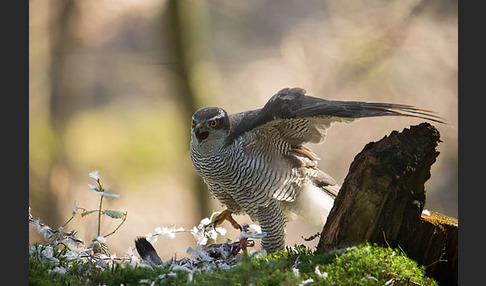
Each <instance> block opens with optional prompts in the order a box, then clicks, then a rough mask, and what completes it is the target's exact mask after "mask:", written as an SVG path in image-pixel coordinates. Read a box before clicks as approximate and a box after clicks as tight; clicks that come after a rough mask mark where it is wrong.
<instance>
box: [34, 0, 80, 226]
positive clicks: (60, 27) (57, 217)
mask: <svg viewBox="0 0 486 286" xmlns="http://www.w3.org/2000/svg"><path fill="white" fill-rule="evenodd" d="M75 11H76V9H75V1H74V0H61V1H50V7H49V13H50V23H49V24H50V29H49V31H50V32H51V33H50V35H49V36H50V43H51V47H50V51H51V56H50V59H51V62H50V66H49V80H50V91H51V92H50V98H49V114H50V120H51V126H53V129H54V133H55V137H56V139H55V140H56V146H57V147H58V148H55V150H56V151H55V153H54V154H53V158H52V161H51V164H50V165H49V166H47V168H48V173H49V174H48V176H47V182H46V184H44V185H45V186H46V187H47V188H46V195H45V196H44V197H42V198H41V200H42V201H41V202H40V204H41V205H44V206H47V208H46V209H47V211H46V212H45V213H43V214H41V217H42V218H43V220H45V221H46V222H48V223H49V224H50V225H51V226H52V227H57V226H60V225H61V224H62V223H63V220H64V218H63V217H62V215H61V214H60V213H59V208H58V205H59V203H60V202H61V201H62V198H63V197H64V196H66V194H67V191H68V189H69V174H68V172H67V162H66V155H65V148H64V144H63V143H62V140H63V137H64V132H65V127H66V122H67V120H68V118H69V117H70V115H71V114H72V113H73V112H74V110H73V108H76V105H75V104H73V102H72V100H73V97H72V96H70V94H69V89H68V88H66V87H67V86H69V84H68V83H67V82H66V74H67V71H66V58H65V55H67V54H69V51H70V50H71V46H72V45H71V44H72V41H73V37H72V36H71V34H70V27H71V25H70V22H71V19H72V17H73V15H74V13H75Z"/></svg>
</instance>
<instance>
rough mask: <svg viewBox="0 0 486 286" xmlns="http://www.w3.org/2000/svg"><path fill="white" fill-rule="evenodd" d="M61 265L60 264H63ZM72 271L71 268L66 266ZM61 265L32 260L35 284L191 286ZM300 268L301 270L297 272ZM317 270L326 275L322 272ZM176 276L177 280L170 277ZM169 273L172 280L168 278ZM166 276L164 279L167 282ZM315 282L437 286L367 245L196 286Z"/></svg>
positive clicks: (238, 270)
mask: <svg viewBox="0 0 486 286" xmlns="http://www.w3.org/2000/svg"><path fill="white" fill-rule="evenodd" d="M63 263H67V262H63V261H61V262H60V263H59V264H58V266H59V265H63ZM64 266H66V265H64ZM54 267H55V265H53V264H50V263H49V262H44V263H42V262H40V261H39V260H38V259H37V257H36V256H35V254H32V253H31V255H30V261H29V282H30V285H100V284H101V285H103V284H106V285H120V284H122V283H123V284H124V285H147V284H150V283H152V282H153V281H154V280H157V283H156V284H157V285H186V284H187V282H188V272H186V271H172V270H171V269H170V267H168V266H165V267H154V269H151V268H147V267H131V266H121V265H117V264H115V266H114V267H113V268H111V269H107V270H101V269H98V268H92V269H88V268H87V267H86V265H83V266H81V265H72V267H70V268H69V269H70V270H69V271H67V272H66V273H65V274H52V273H51V274H49V270H50V269H53V268H54ZM295 267H296V268H297V269H298V274H297V273H296V272H297V271H296V270H294V269H293V268H295ZM316 267H317V268H318V271H319V272H320V274H321V275H318V273H319V272H318V273H316ZM169 273H171V274H172V275H167V274H169ZM163 274H166V275H163ZM161 275H162V276H164V278H161ZM308 279H312V280H313V281H314V283H312V284H311V285H332V284H334V285H384V284H385V283H386V282H388V281H391V280H392V279H393V282H394V284H393V285H417V284H418V285H437V283H436V282H435V281H434V280H433V279H431V278H428V277H426V276H425V270H424V267H423V266H419V265H418V264H417V263H416V262H415V261H413V260H411V259H409V258H408V257H406V256H405V255H404V254H402V253H401V252H400V251H399V250H396V249H391V248H384V247H380V246H376V245H370V244H363V245H358V246H354V247H348V248H347V249H346V251H344V250H343V251H337V252H333V253H327V254H315V251H314V250H310V249H307V248H300V247H288V248H287V249H286V250H285V251H279V252H276V253H272V254H268V255H265V256H260V257H252V256H248V255H242V256H241V259H240V261H239V262H238V263H237V264H236V265H235V266H233V267H231V268H230V269H228V270H223V269H214V270H212V271H203V270H196V271H195V272H194V273H193V280H192V284H194V285H298V284H300V283H302V282H303V281H305V280H308Z"/></svg>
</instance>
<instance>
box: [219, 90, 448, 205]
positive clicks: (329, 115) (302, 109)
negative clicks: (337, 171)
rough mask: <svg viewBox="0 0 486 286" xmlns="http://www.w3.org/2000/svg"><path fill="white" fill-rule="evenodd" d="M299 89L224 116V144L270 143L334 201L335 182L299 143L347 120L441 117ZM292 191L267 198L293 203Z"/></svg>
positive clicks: (405, 107)
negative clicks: (227, 123)
mask: <svg viewBox="0 0 486 286" xmlns="http://www.w3.org/2000/svg"><path fill="white" fill-rule="evenodd" d="M305 92H306V91H305V90H304V89H302V88H292V89H289V88H284V89H282V90H280V91H279V92H278V93H277V94H275V95H274V96H273V97H272V98H270V100H269V101H268V102H267V103H266V104H265V106H264V107H263V108H261V109H257V110H252V111H246V112H242V113H238V114H233V115H231V116H230V120H231V121H232V124H231V125H232V130H231V131H230V134H229V135H228V137H227V139H226V144H228V145H230V144H232V143H233V142H234V140H236V139H237V138H239V137H240V136H242V135H243V134H245V133H246V132H251V134H252V136H251V140H256V141H258V142H257V144H266V145H270V146H271V147H272V148H273V149H275V151H276V152H278V153H280V154H282V155H284V156H286V157H287V158H289V160H291V161H292V162H295V163H296V164H295V165H296V167H298V168H304V169H307V170H311V172H313V175H312V176H311V177H312V178H311V180H312V181H313V182H314V184H315V185H317V186H320V187H321V189H322V190H324V191H325V192H327V193H328V194H329V195H330V196H331V197H336V195H337V191H338V186H337V185H336V182H335V181H334V180H333V179H332V178H331V177H330V176H328V175H327V174H326V173H324V172H322V171H321V170H319V169H318V168H317V164H316V163H317V162H316V161H317V159H318V158H317V156H316V155H315V154H314V153H313V152H312V151H311V150H310V149H309V148H306V147H305V146H303V144H305V143H322V142H323V141H324V139H325V136H326V132H327V131H326V130H327V129H329V128H330V127H331V125H332V124H334V123H336V122H346V123H349V122H352V121H355V120H357V119H359V118H363V117H374V116H408V117H417V118H422V119H426V120H430V121H434V122H439V123H444V119H442V118H441V117H439V116H437V115H436V114H434V113H433V112H431V111H428V110H424V109H419V108H416V107H413V106H410V105H403V104H393V103H380V102H359V101H332V100H326V99H321V98H316V97H312V96H308V95H305ZM296 191H297V190H294V189H289V188H286V189H282V190H278V191H277V192H276V193H274V194H273V196H274V197H275V198H276V199H278V200H282V201H293V200H294V199H295V197H296V195H297V193H296Z"/></svg>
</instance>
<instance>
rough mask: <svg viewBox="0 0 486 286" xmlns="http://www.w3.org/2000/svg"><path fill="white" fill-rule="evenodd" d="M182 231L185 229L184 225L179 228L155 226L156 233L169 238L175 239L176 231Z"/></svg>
mask: <svg viewBox="0 0 486 286" xmlns="http://www.w3.org/2000/svg"><path fill="white" fill-rule="evenodd" d="M181 231H184V228H182V227H179V228H175V227H170V228H168V227H166V226H164V227H156V228H155V233H156V234H158V235H165V236H166V237H167V238H169V239H174V238H175V236H176V235H175V233H176V232H181Z"/></svg>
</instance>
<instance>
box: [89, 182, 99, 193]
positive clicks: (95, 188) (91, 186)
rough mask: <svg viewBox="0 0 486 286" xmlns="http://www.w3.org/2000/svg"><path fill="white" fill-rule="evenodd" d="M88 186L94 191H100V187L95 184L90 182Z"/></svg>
mask: <svg viewBox="0 0 486 286" xmlns="http://www.w3.org/2000/svg"><path fill="white" fill-rule="evenodd" d="M88 187H89V189H90V190H92V191H95V192H99V190H98V187H97V186H95V185H93V184H90V183H88Z"/></svg>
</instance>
